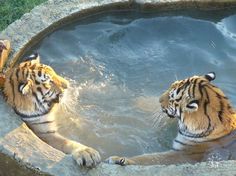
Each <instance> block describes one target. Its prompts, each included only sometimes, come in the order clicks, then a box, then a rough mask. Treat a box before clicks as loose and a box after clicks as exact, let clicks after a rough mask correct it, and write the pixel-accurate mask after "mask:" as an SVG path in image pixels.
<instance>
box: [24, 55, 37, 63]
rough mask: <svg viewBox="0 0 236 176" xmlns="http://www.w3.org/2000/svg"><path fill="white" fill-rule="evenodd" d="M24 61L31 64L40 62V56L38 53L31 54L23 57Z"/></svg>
mask: <svg viewBox="0 0 236 176" xmlns="http://www.w3.org/2000/svg"><path fill="white" fill-rule="evenodd" d="M25 61H31V62H32V63H33V64H35V63H40V56H39V54H38V53H34V54H31V55H30V56H28V57H26V58H25Z"/></svg>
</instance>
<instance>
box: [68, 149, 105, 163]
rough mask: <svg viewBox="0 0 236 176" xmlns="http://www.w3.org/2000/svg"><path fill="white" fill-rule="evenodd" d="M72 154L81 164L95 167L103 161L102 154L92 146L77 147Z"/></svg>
mask: <svg viewBox="0 0 236 176" xmlns="http://www.w3.org/2000/svg"><path fill="white" fill-rule="evenodd" d="M72 156H73V158H74V159H75V161H76V162H77V164H78V165H80V166H86V167H94V166H96V165H97V164H99V163H100V162H101V156H100V154H99V153H98V151H96V150H94V149H93V148H91V147H85V148H83V149H81V148H78V149H75V150H74V151H73V152H72Z"/></svg>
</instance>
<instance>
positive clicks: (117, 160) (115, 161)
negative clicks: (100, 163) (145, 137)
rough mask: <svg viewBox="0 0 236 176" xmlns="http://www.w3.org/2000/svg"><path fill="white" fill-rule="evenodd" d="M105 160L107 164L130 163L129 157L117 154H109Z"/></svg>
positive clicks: (123, 164)
mask: <svg viewBox="0 0 236 176" xmlns="http://www.w3.org/2000/svg"><path fill="white" fill-rule="evenodd" d="M105 162H106V163H108V164H118V165H121V166H126V165H130V164H131V163H130V161H129V159H127V158H125V157H119V156H111V157H109V158H108V159H106V160H105Z"/></svg>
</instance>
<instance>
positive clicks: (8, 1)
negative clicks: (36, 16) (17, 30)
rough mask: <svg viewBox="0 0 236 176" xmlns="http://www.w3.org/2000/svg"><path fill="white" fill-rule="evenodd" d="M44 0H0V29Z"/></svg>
mask: <svg viewBox="0 0 236 176" xmlns="http://www.w3.org/2000/svg"><path fill="white" fill-rule="evenodd" d="M45 1H46V0H0V15H1V17H0V31H1V30H3V29H4V28H6V27H7V26H8V25H9V24H11V23H12V22H13V21H15V20H17V19H19V18H20V17H21V16H22V15H23V14H25V13H27V12H30V10H31V9H32V8H33V7H35V6H36V5H39V4H40V3H42V2H45Z"/></svg>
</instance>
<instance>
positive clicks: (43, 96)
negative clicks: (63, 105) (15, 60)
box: [3, 54, 68, 120]
mask: <svg viewBox="0 0 236 176" xmlns="http://www.w3.org/2000/svg"><path fill="white" fill-rule="evenodd" d="M67 87H68V81H67V80H65V79H64V78H62V77H61V76H59V75H58V74H57V73H56V72H55V71H54V70H53V69H52V68H51V67H50V66H48V65H44V64H41V63H40V57H39V55H38V54H34V55H31V56H30V57H28V58H26V61H24V62H22V63H20V64H19V65H18V66H17V67H15V68H12V69H9V70H8V71H7V72H6V81H5V83H4V90H3V92H4V95H5V97H6V100H7V102H8V103H9V104H10V105H11V106H12V107H13V108H14V110H15V112H16V113H17V114H19V115H20V116H21V117H23V118H24V119H25V120H27V118H28V119H32V117H37V116H42V115H45V114H47V113H48V112H50V110H51V109H52V108H53V107H54V105H56V104H57V103H59V100H60V98H61V97H62V95H63V92H64V90H65V89H66V88H67Z"/></svg>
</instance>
